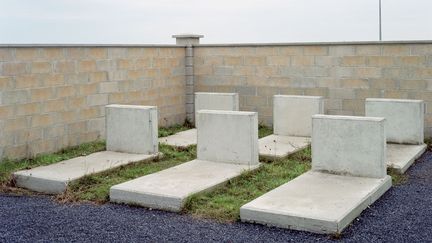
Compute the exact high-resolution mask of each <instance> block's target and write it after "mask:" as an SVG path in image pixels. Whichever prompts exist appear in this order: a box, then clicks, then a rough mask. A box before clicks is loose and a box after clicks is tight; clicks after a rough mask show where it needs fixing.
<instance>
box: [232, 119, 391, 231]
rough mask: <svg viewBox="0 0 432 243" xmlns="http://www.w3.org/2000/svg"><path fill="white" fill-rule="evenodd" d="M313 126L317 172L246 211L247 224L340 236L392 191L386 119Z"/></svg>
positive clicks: (326, 122) (322, 122)
mask: <svg viewBox="0 0 432 243" xmlns="http://www.w3.org/2000/svg"><path fill="white" fill-rule="evenodd" d="M312 120H313V121H312V125H313V128H312V130H313V134H312V170H311V171H309V172H306V173H304V174H303V175H301V176H299V177H297V178H295V179H293V180H292V181H290V182H288V183H286V184H284V185H282V186H280V187H278V188H276V189H274V190H272V191H270V192H268V193H266V194H264V195H262V196H261V197H259V198H257V199H255V200H253V201H251V202H249V203H247V204H245V205H244V206H242V207H241V208H240V217H241V220H242V221H245V222H256V223H260V224H266V225H272V226H277V227H283V228H288V229H295V230H305V231H311V232H316V233H340V232H342V231H343V229H344V228H345V227H346V226H348V225H349V224H350V223H351V221H352V220H354V219H355V218H356V217H357V216H358V215H360V213H361V212H362V211H363V210H364V209H366V208H367V207H368V206H369V205H370V204H372V203H373V202H374V201H375V200H377V199H378V198H379V197H381V195H383V194H384V193H385V192H386V191H387V190H388V189H389V188H390V187H391V177H390V176H388V175H387V172H386V166H385V152H386V150H385V124H384V120H385V119H384V118H371V117H348V116H326V115H314V116H313V118H312Z"/></svg>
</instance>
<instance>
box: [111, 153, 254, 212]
mask: <svg viewBox="0 0 432 243" xmlns="http://www.w3.org/2000/svg"><path fill="white" fill-rule="evenodd" d="M257 167H258V165H254V166H249V165H245V164H232V163H219V162H211V161H204V160H193V161H190V162H187V163H184V164H181V165H178V166H175V167H172V168H169V169H166V170H163V171H160V172H158V173H154V174H151V175H147V176H143V177H140V178H137V179H135V180H131V181H128V182H125V183H122V184H119V185H115V186H113V187H111V189H110V201H111V202H115V203H126V204H134V205H140V206H143V207H149V208H155V209H160V210H166V211H173V212H180V211H181V209H182V208H183V206H184V203H185V200H186V199H187V198H188V197H189V196H191V195H193V194H195V193H198V192H203V191H208V190H211V189H213V188H215V187H217V186H218V185H221V184H223V183H225V182H227V181H228V180H230V179H232V178H234V177H237V176H239V175H240V174H241V173H242V172H244V171H247V170H252V169H255V168H257Z"/></svg>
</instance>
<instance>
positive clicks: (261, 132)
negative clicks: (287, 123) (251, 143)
mask: <svg viewBox="0 0 432 243" xmlns="http://www.w3.org/2000/svg"><path fill="white" fill-rule="evenodd" d="M272 133H273V128H271V127H268V126H265V125H263V124H259V126H258V137H259V138H263V137H266V136H268V135H270V134H272Z"/></svg>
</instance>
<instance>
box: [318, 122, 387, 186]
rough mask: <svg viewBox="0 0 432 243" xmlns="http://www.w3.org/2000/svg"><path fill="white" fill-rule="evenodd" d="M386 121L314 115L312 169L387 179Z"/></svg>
mask: <svg viewBox="0 0 432 243" xmlns="http://www.w3.org/2000/svg"><path fill="white" fill-rule="evenodd" d="M384 122H385V119H384V118H379V117H357V116H329V115H314V116H313V117H312V123H313V125H312V126H313V128H312V130H313V131H312V161H313V163H312V169H313V170H318V171H328V172H332V173H338V174H349V175H353V176H364V177H372V178H382V177H384V176H385V175H386V166H385V163H383V161H386V159H385V158H386V153H385V152H386V149H385V144H386V143H385V127H384Z"/></svg>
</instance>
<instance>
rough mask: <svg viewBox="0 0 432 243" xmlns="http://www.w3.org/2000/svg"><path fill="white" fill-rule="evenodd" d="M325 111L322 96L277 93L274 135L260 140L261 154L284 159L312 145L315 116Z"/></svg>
mask: <svg viewBox="0 0 432 243" xmlns="http://www.w3.org/2000/svg"><path fill="white" fill-rule="evenodd" d="M323 113H324V102H323V98H322V97H321V96H298V95H275V96H273V134H272V135H269V136H266V137H264V138H261V139H260V140H259V154H260V156H262V157H264V158H268V159H275V158H284V157H286V156H288V155H289V154H292V153H295V152H297V151H298V150H301V149H304V148H306V147H307V146H309V144H310V136H311V132H312V115H315V114H323Z"/></svg>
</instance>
